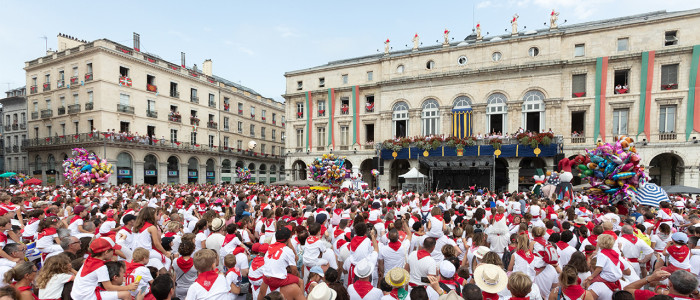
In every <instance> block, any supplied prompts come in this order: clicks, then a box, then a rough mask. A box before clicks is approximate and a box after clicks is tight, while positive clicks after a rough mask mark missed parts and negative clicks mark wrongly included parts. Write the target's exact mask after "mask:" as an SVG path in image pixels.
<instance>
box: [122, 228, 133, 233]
mask: <svg viewBox="0 0 700 300" xmlns="http://www.w3.org/2000/svg"><path fill="white" fill-rule="evenodd" d="M122 229H124V231H126V232H128V233H133V232H131V228H128V227H126V226H122Z"/></svg>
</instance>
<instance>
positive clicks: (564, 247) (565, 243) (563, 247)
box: [557, 241, 570, 250]
mask: <svg viewBox="0 0 700 300" xmlns="http://www.w3.org/2000/svg"><path fill="white" fill-rule="evenodd" d="M557 247H559V250H564V249H566V248H568V247H570V246H569V243H567V242H562V241H558V242H557Z"/></svg>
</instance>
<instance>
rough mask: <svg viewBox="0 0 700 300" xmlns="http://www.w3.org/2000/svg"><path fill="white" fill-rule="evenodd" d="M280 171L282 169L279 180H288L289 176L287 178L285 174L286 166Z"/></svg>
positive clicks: (281, 167)
mask: <svg viewBox="0 0 700 300" xmlns="http://www.w3.org/2000/svg"><path fill="white" fill-rule="evenodd" d="M279 169H280V175H279V180H280V181H281V180H285V179H287V176H286V175H285V173H284V171H285V170H284V165H282V166H280V167H279Z"/></svg>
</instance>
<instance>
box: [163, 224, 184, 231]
mask: <svg viewBox="0 0 700 300" xmlns="http://www.w3.org/2000/svg"><path fill="white" fill-rule="evenodd" d="M181 227H182V224H180V223H178V222H168V225H166V226H165V229H167V231H168V232H178V231H180V228H181Z"/></svg>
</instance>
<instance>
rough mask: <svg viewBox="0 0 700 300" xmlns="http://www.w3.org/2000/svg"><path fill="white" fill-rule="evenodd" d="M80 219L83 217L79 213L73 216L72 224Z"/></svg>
mask: <svg viewBox="0 0 700 300" xmlns="http://www.w3.org/2000/svg"><path fill="white" fill-rule="evenodd" d="M80 219H82V218H81V217H80V216H79V215H75V216H73V218H72V219H71V220H70V224H73V222H75V221H78V220H80Z"/></svg>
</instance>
